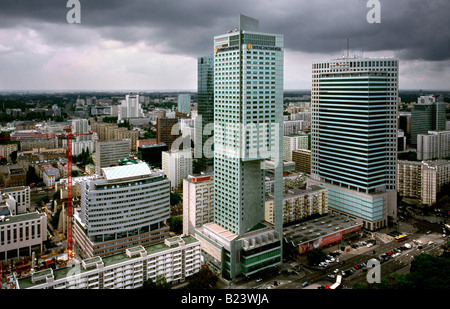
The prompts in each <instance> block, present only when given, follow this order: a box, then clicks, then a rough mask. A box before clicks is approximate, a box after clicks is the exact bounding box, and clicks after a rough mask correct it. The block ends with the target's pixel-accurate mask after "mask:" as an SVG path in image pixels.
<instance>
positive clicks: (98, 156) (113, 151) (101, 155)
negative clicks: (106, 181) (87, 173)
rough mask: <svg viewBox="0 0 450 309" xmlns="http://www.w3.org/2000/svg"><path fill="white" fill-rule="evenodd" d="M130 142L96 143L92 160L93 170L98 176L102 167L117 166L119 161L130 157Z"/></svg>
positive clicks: (126, 140) (125, 140)
mask: <svg viewBox="0 0 450 309" xmlns="http://www.w3.org/2000/svg"><path fill="white" fill-rule="evenodd" d="M130 145H131V143H130V140H128V139H124V140H117V141H98V142H97V143H96V144H95V153H94V155H93V157H92V158H93V160H94V163H95V170H96V173H97V174H100V172H101V169H102V168H104V167H110V166H117V165H119V160H122V159H123V158H128V157H129V156H130Z"/></svg>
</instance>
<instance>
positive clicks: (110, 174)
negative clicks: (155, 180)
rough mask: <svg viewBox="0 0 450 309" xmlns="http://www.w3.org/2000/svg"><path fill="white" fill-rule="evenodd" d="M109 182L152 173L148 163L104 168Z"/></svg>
mask: <svg viewBox="0 0 450 309" xmlns="http://www.w3.org/2000/svg"><path fill="white" fill-rule="evenodd" d="M102 170H103V173H104V175H105V178H106V179H107V180H116V179H123V178H133V177H139V176H146V175H150V174H151V173H152V171H151V169H150V167H149V166H148V164H147V163H144V162H143V163H137V164H129V165H120V166H113V167H104V168H102Z"/></svg>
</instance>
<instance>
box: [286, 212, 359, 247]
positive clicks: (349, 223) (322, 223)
mask: <svg viewBox="0 0 450 309" xmlns="http://www.w3.org/2000/svg"><path fill="white" fill-rule="evenodd" d="M360 225H361V223H358V222H357V221H356V220H355V219H351V218H348V217H345V216H341V215H325V216H323V217H320V218H316V219H312V220H308V221H305V222H302V223H299V224H294V225H290V226H288V227H283V238H284V240H285V241H287V242H291V243H292V244H293V245H294V246H298V245H299V244H302V243H305V242H310V241H312V240H315V239H318V238H321V237H324V236H327V235H332V234H335V233H338V232H341V231H343V230H347V229H350V228H356V227H358V226H360Z"/></svg>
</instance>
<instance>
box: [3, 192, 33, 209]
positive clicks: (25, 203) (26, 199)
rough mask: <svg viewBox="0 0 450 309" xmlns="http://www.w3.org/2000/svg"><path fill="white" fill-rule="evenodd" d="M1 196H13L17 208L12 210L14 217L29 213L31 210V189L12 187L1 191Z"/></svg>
mask: <svg viewBox="0 0 450 309" xmlns="http://www.w3.org/2000/svg"><path fill="white" fill-rule="evenodd" d="M0 192H1V194H8V195H11V196H12V197H13V198H14V200H15V208H14V209H11V213H12V215H18V214H22V213H25V212H27V211H28V210H29V209H30V194H31V193H30V187H29V186H20V187H10V188H3V189H0Z"/></svg>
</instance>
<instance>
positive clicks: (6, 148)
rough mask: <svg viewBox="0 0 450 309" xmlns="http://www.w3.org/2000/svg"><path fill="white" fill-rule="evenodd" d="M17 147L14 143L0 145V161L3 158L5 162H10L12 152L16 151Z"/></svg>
mask: <svg viewBox="0 0 450 309" xmlns="http://www.w3.org/2000/svg"><path fill="white" fill-rule="evenodd" d="M18 150H19V148H18V145H17V144H16V143H14V144H3V145H0V159H1V158H5V159H6V161H8V162H11V157H10V155H11V153H13V152H14V151H18Z"/></svg>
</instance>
